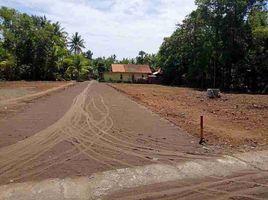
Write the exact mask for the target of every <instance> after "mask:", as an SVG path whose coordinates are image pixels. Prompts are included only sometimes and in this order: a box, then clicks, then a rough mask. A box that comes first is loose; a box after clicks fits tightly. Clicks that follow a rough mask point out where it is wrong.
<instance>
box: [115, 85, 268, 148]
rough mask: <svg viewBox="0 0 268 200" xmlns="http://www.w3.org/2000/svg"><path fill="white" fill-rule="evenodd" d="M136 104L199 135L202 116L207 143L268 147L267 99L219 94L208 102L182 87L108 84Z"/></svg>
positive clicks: (206, 98)
mask: <svg viewBox="0 0 268 200" xmlns="http://www.w3.org/2000/svg"><path fill="white" fill-rule="evenodd" d="M111 86H112V87H114V88H116V89H118V90H119V91H121V92H124V93H126V94H128V95H129V96H131V97H132V98H133V99H134V100H136V101H137V102H140V103H142V104H144V105H146V106H147V107H149V108H150V109H151V110H153V111H154V112H156V113H158V114H160V115H161V116H163V117H165V118H166V119H168V120H169V121H171V122H173V123H174V124H176V125H178V126H179V127H181V128H183V129H184V130H186V131H188V132H189V133H191V134H193V135H196V136H197V135H199V118H200V115H204V119H205V137H206V139H208V140H209V143H213V144H223V145H228V146H230V147H233V146H236V147H242V148H241V149H243V150H244V149H246V148H255V147H256V146H258V147H260V146H262V147H265V148H266V147H267V144H268V96H267V95H266V96H265V95H248V94H223V95H222V98H220V99H209V98H208V97H207V95H206V92H204V91H197V90H194V89H189V88H182V87H167V86H160V85H141V84H111Z"/></svg>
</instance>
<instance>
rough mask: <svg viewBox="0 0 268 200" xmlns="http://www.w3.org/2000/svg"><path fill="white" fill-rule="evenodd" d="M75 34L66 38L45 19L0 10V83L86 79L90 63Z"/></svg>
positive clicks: (66, 35)
mask: <svg viewBox="0 0 268 200" xmlns="http://www.w3.org/2000/svg"><path fill="white" fill-rule="evenodd" d="M84 43H85V42H84V40H83V39H82V38H81V36H80V35H79V34H78V33H75V34H73V35H72V36H71V37H70V38H68V34H67V33H66V32H65V31H64V29H63V28H62V27H61V25H60V24H59V23H58V22H56V23H53V22H51V21H50V20H47V19H46V17H39V16H29V15H27V14H24V13H23V14H22V13H19V12H17V11H16V10H14V9H9V8H6V7H1V9H0V79H3V80H21V79H24V80H64V79H65V80H69V79H82V78H85V77H87V75H88V73H89V71H90V60H89V59H87V58H86V57H85V56H84V55H83V54H82V49H84V48H85V46H84Z"/></svg>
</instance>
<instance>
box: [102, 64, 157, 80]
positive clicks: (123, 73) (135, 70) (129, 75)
mask: <svg viewBox="0 0 268 200" xmlns="http://www.w3.org/2000/svg"><path fill="white" fill-rule="evenodd" d="M149 74H152V71H151V69H150V67H149V65H134V64H112V68H111V71H110V72H104V74H103V78H104V80H105V81H115V82H120V81H122V82H145V81H147V79H148V75H149Z"/></svg>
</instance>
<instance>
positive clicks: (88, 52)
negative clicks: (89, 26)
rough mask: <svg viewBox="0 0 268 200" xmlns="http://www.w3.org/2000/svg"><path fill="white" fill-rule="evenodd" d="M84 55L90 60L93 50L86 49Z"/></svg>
mask: <svg viewBox="0 0 268 200" xmlns="http://www.w3.org/2000/svg"><path fill="white" fill-rule="evenodd" d="M84 56H85V57H86V58H87V59H89V60H92V56H93V52H92V51H90V50H87V51H86V52H85V53H84Z"/></svg>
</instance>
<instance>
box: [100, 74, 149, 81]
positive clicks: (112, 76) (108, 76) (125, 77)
mask: <svg viewBox="0 0 268 200" xmlns="http://www.w3.org/2000/svg"><path fill="white" fill-rule="evenodd" d="M121 74H122V79H121ZM132 75H134V80H135V81H136V80H138V79H142V78H148V74H139V73H113V72H105V73H104V75H103V78H104V80H105V81H107V82H109V81H123V82H124V81H125V82H131V81H132Z"/></svg>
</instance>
